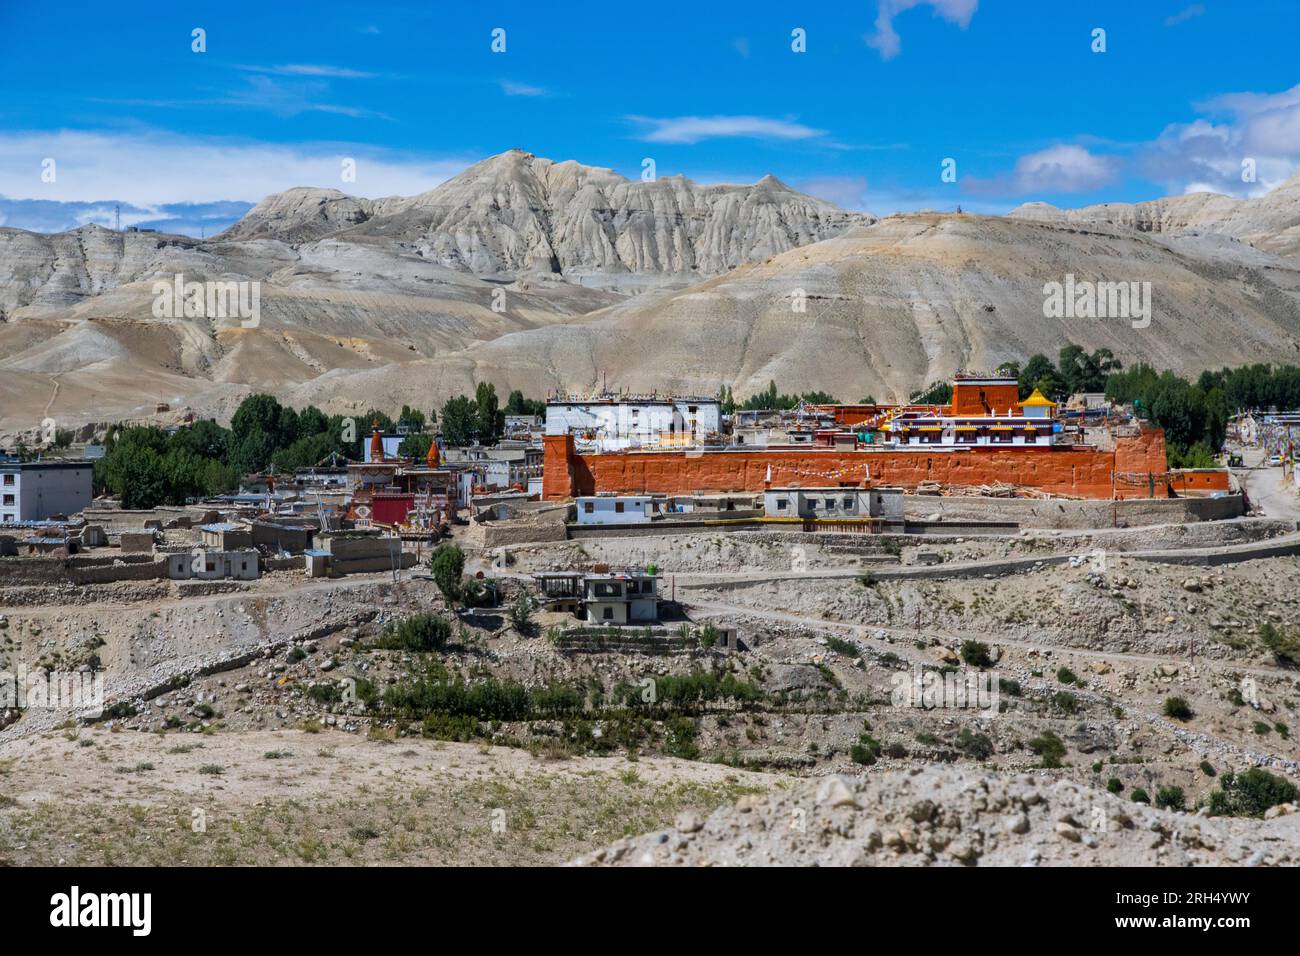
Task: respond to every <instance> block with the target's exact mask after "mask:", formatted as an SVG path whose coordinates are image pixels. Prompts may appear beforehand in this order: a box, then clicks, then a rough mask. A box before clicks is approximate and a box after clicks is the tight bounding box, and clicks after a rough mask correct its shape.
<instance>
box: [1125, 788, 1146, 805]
mask: <svg viewBox="0 0 1300 956" xmlns="http://www.w3.org/2000/svg"><path fill="white" fill-rule="evenodd" d="M1129 799H1131V800H1132V801H1133V802H1134V803H1150V802H1151V797H1149V796H1148V795H1147V792H1146V791H1145V790H1143V789H1142V788H1141V787H1134V788H1133V792H1132V793H1131V794H1129Z"/></svg>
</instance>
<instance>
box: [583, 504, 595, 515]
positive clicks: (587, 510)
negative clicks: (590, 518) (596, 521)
mask: <svg viewBox="0 0 1300 956" xmlns="http://www.w3.org/2000/svg"><path fill="white" fill-rule="evenodd" d="M582 510H583V512H584V513H586V514H591V513H592V512H593V511H595V510H596V503H595V502H594V501H584V502H583V503H582Z"/></svg>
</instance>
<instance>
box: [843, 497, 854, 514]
mask: <svg viewBox="0 0 1300 956" xmlns="http://www.w3.org/2000/svg"><path fill="white" fill-rule="evenodd" d="M852 507H853V499H852V498H845V499H844V510H845V511H848V510H850V509H851V508H852Z"/></svg>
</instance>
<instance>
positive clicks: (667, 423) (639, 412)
mask: <svg viewBox="0 0 1300 956" xmlns="http://www.w3.org/2000/svg"><path fill="white" fill-rule="evenodd" d="M721 431H722V404H721V403H720V402H719V401H718V400H717V399H716V398H702V397H686V396H659V395H655V394H651V395H601V396H596V397H591V398H580V397H578V396H567V397H561V396H557V397H555V398H551V399H548V400H547V402H546V434H547V435H573V436H574V437H575V441H576V442H577V443H578V445H579V446H580V447H583V448H591V449H594V450H599V451H620V450H623V449H628V448H685V447H690V446H695V445H700V444H703V442H704V439H705V437H706V436H708V435H711V434H718V433H720V432H721Z"/></svg>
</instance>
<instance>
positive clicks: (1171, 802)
mask: <svg viewBox="0 0 1300 956" xmlns="http://www.w3.org/2000/svg"><path fill="white" fill-rule="evenodd" d="M1156 806H1157V807H1159V808H1160V809H1161V810H1186V809H1187V797H1186V795H1185V794H1184V793H1183V788H1182V787H1161V788H1160V789H1159V790H1157V791H1156Z"/></svg>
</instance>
